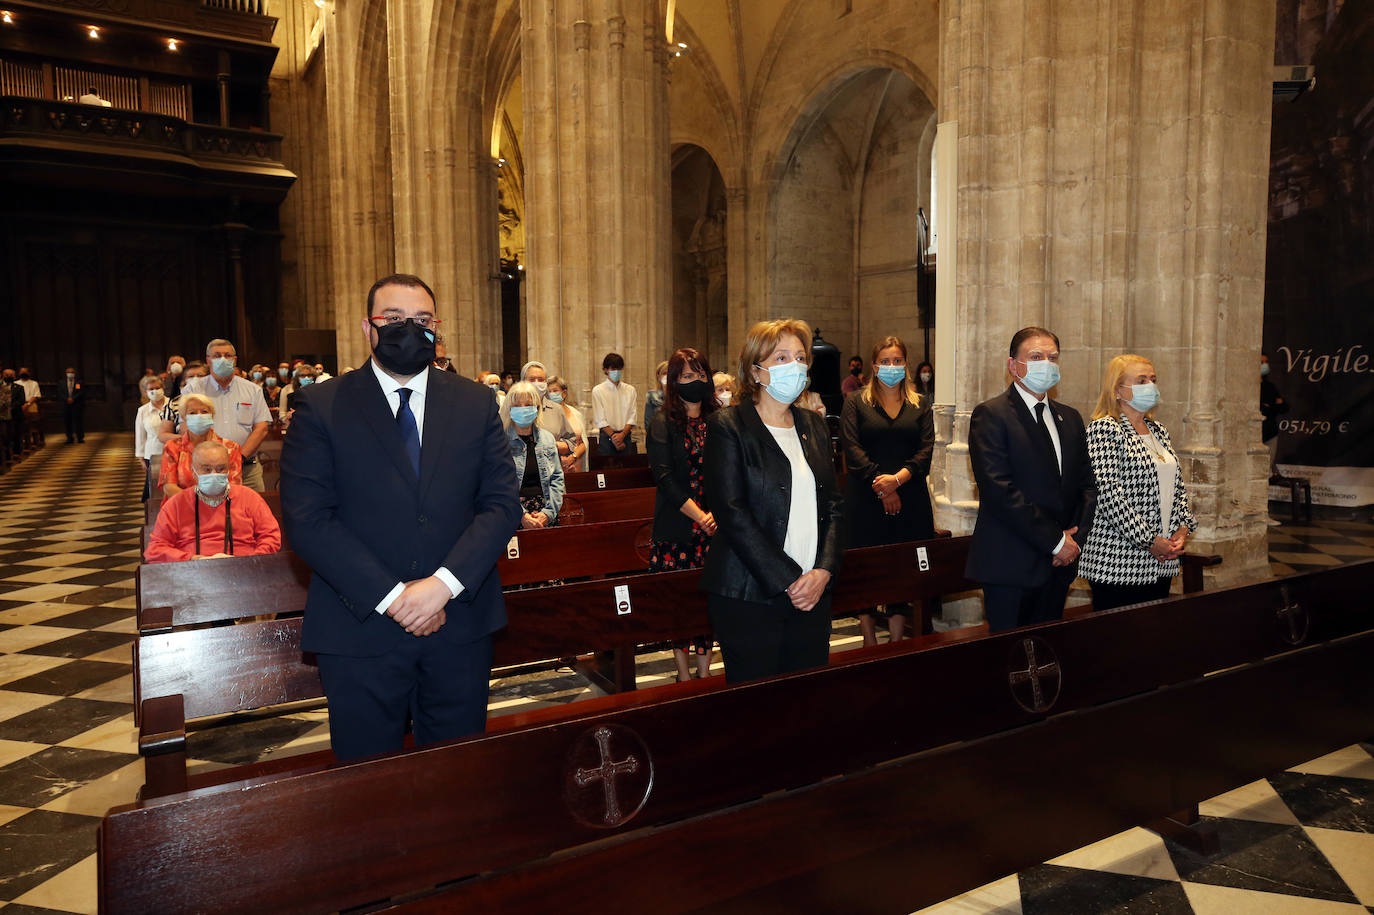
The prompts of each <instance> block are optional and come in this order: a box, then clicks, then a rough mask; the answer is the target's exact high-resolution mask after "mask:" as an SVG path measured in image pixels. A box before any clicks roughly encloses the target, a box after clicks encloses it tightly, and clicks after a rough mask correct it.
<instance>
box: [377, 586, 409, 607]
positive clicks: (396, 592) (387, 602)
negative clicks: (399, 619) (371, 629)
mask: <svg viewBox="0 0 1374 915" xmlns="http://www.w3.org/2000/svg"><path fill="white" fill-rule="evenodd" d="M405 589H406V586H405V585H404V584H403V583H402V582H399V581H398V582H396V587H394V588H392V589H391V590H390V591H388V592H386V597H383V598H382V600H381V603H379V604H377V612H378V613H386V608H387V607H390V606H391V603H392V601H394V600H396V598H398V597H400V596H401V592H402V591H404V590H405Z"/></svg>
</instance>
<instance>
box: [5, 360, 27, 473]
mask: <svg viewBox="0 0 1374 915" xmlns="http://www.w3.org/2000/svg"><path fill="white" fill-rule="evenodd" d="M0 378H3V384H4V386H5V389H6V391H8V392H9V403H10V409H9V414H8V416H7V418H8V419H9V434H10V450H11V451H12V452H13V454H14V456H15V457H16V458H18V457H19V456H20V455H22V454H23V453H24V398H25V396H26V395H25V393H24V386H23V385H21V384H20V383H19V377H18V375H16V374H15V371H14V369H5V371H4V374H3V375H2V376H0Z"/></svg>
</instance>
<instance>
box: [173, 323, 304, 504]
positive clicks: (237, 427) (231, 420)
mask: <svg viewBox="0 0 1374 915" xmlns="http://www.w3.org/2000/svg"><path fill="white" fill-rule="evenodd" d="M205 358H206V360H207V361H208V362H209V363H210V369H211V374H210V377H208V378H205V379H201V380H199V381H188V382H186V385H185V387H186V390H188V391H193V392H195V393H198V394H204V395H205V396H207V397H209V398H211V399H212V400H213V401H214V402H215V403H216V407H215V432H216V433H217V434H218V435H219V437H220V438H221V439H225V440H227V441H232V442H235V443H237V444H238V446H239V451H240V456H241V459H242V461H243V485H245V486H247V487H248V488H249V489H252V490H254V491H256V492H262V491H263V488H264V487H263V482H262V465H260V464H259V463H258V460H257V452H258V446H259V445H261V444H262V441H263V439H265V438H266V437H267V427H268V426H269V425H271V423H272V414H271V412H270V411H269V410H268V409H267V401H266V400H265V399H264V398H263V396H262V389H261V388H259V387H258V386H257V385H255V384H253V383H252V382H251V381H248V380H247V379H245V378H239V377H237V376H236V375H235V374H234V366H235V363H236V362H237V360H238V354H237V351H236V350H235V349H234V344H232V343H230V342H229V341H228V340H220V339H216V340H211V341H210V342H209V343H207V344H206V346H205ZM288 406H289V405H288ZM182 412H186V411H184V410H183V411H182ZM162 429H163V432H168V431H171V429H172V426H171V425H170V424H164V426H163V427H162Z"/></svg>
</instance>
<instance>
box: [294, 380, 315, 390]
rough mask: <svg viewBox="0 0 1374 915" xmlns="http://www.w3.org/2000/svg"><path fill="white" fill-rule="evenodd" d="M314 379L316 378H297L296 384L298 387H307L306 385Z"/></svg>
mask: <svg viewBox="0 0 1374 915" xmlns="http://www.w3.org/2000/svg"><path fill="white" fill-rule="evenodd" d="M314 380H315V379H314V378H297V379H296V385H297V386H298V387H302V388H303V387H305V386H306V385H308V384H309V383H310V382H312V381H314Z"/></svg>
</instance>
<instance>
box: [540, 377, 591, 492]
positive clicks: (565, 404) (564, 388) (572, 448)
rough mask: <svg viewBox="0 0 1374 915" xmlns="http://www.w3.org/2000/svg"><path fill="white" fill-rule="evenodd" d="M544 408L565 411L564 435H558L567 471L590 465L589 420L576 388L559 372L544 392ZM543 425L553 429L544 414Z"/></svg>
mask: <svg viewBox="0 0 1374 915" xmlns="http://www.w3.org/2000/svg"><path fill="white" fill-rule="evenodd" d="M544 409H545V410H556V411H559V412H561V413H562V414H563V428H565V429H567V430H568V432H566V433H565V434H564V435H563V437H561V438H560V437H557V436H555V437H556V438H557V446H558V460H559V462H560V463H561V464H562V465H563V472H564V473H576V472H578V471H585V470H586V469H587V451H588V448H587V420H586V418H585V417H584V416H583V415H582V411H581V410H579V409H577V405H576V403H574V402H573V396H572V388H570V387H568V383H567V382H566V381H564V380H563V379H562V378H561V377H559V376H558V375H554V376H552V377H550V378H549V381H548V393H547V394H546V395H545V396H544ZM540 425H543V426H544V428H546V429H549V430H550V431H552V429H553V425H554V424H553V423H548V424H545V423H544V420H543V417H542V416H541V417H540Z"/></svg>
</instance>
